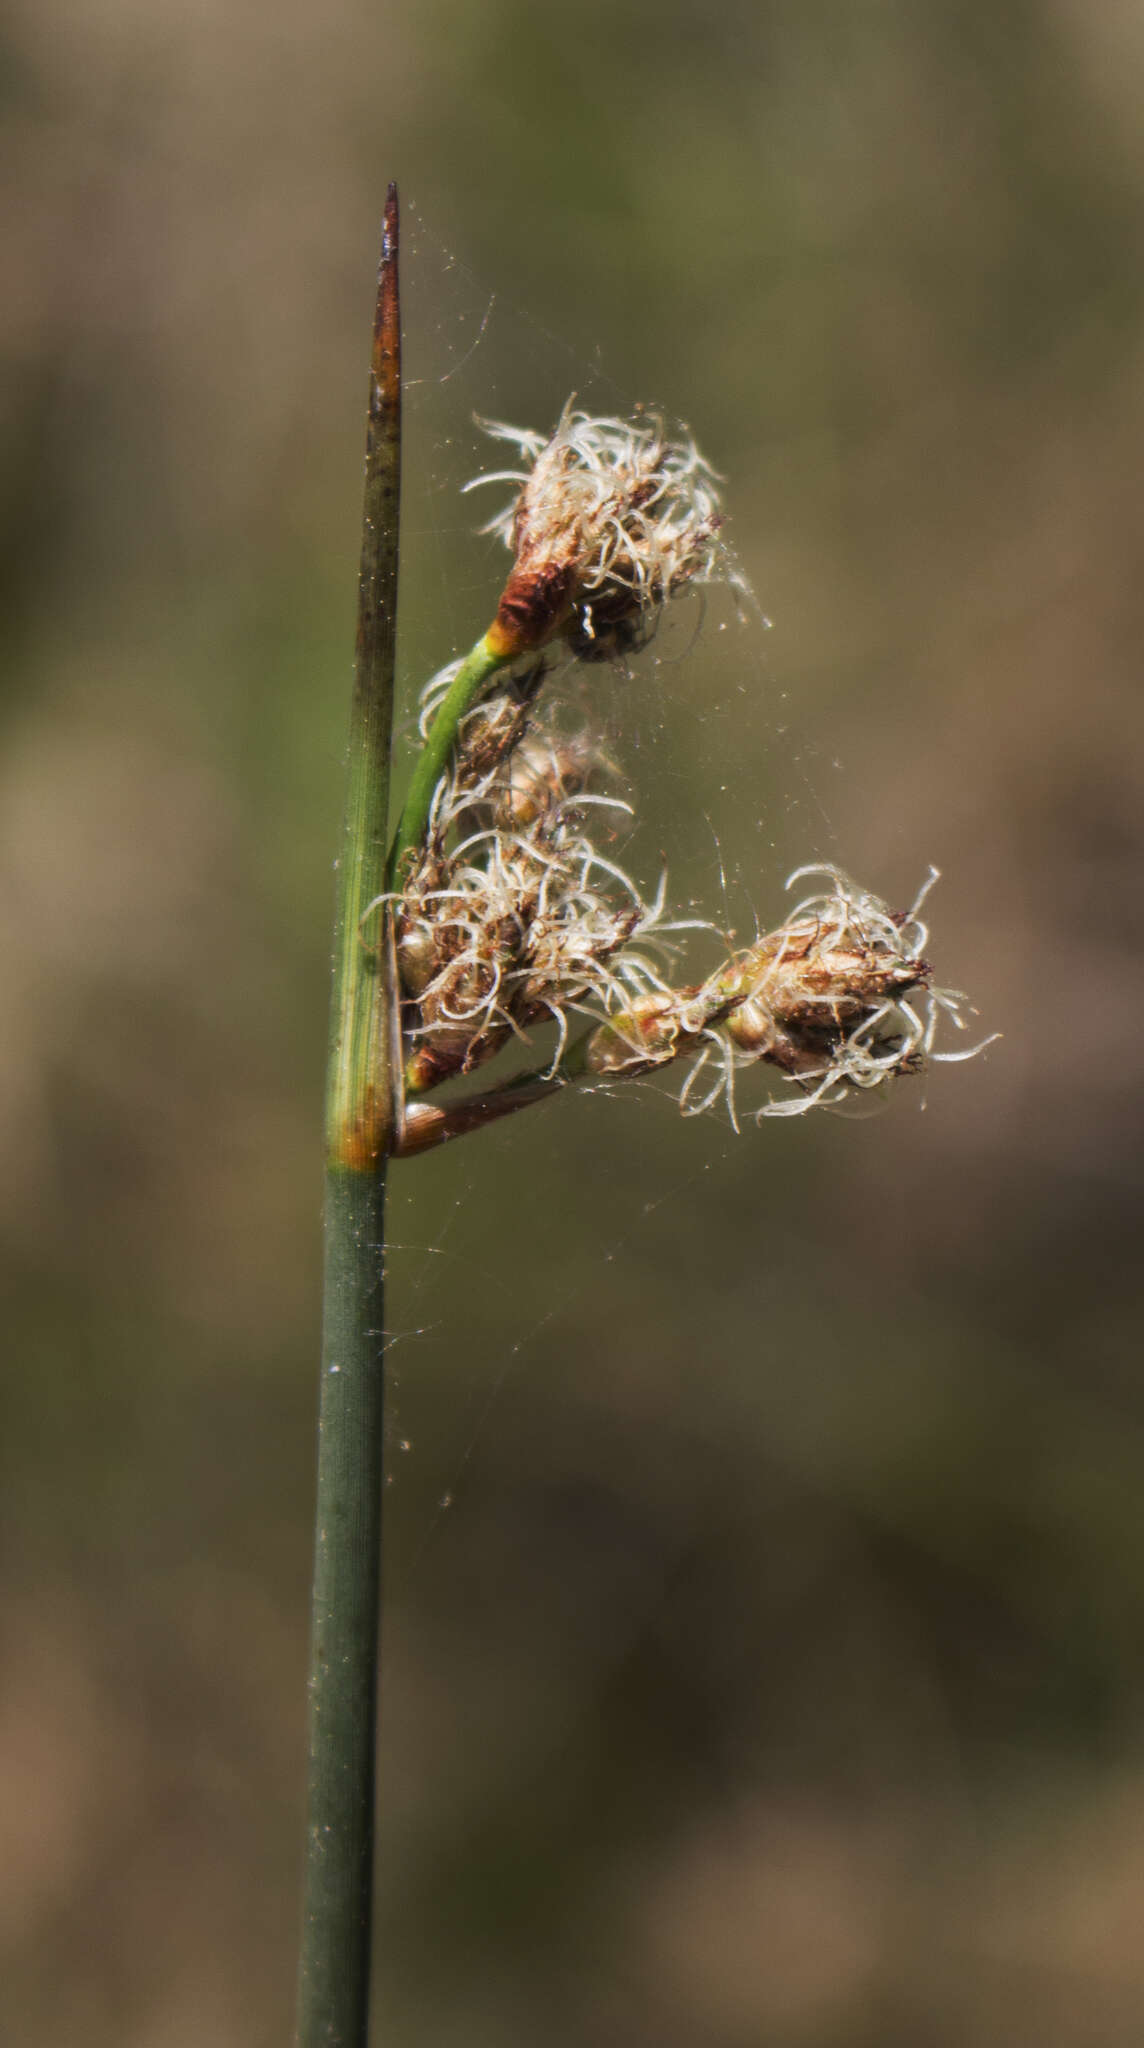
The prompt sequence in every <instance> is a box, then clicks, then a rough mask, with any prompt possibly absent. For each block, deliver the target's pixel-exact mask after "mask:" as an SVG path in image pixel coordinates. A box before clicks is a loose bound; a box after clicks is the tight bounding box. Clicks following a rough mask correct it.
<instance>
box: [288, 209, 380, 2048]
mask: <svg viewBox="0 0 1144 2048" xmlns="http://www.w3.org/2000/svg"><path fill="white" fill-rule="evenodd" d="M397 241H398V218H397V192H396V188H395V187H394V186H392V185H391V186H390V188H389V196H388V199H387V201H386V209H385V228H384V234H383V239H382V250H381V263H380V267H379V270H378V284H377V310H376V315H375V319H374V330H373V354H372V362H371V371H370V386H369V414H368V425H367V432H366V457H365V510H364V520H363V530H362V551H361V576H360V583H359V589H358V619H357V648H356V657H355V667H354V694H353V709H352V714H351V720H350V751H349V790H348V797H347V803H346V822H345V838H344V843H343V848H342V856H341V861H340V863H339V868H338V898H337V926H336V933H335V949H334V989H333V1003H332V1009H331V1019H330V1051H329V1066H328V1072H327V1090H326V1147H327V1149H326V1258H325V1304H324V1314H323V1327H322V1374H321V1396H320V1413H319V1432H318V1487H317V1514H316V1522H315V1535H314V1591H313V1636H312V1644H311V1660H310V1768H309V1817H308V1832H307V1839H306V1870H305V1905H304V1924H303V1932H302V1951H301V1960H300V1967H299V1981H298V2031H297V2041H298V2048H335V2044H337V2048H365V2043H366V2039H367V2031H368V2025H369V1972H370V1924H371V1907H372V1889H373V1841H374V1802H375V1782H376V1726H377V1670H378V1645H379V1622H380V1595H381V1504H382V1484H383V1473H382V1395H383V1383H382V1360H383V1338H384V1294H383V1290H384V1255H385V1170H386V1161H387V1158H388V1155H389V1152H390V1150H391V1148H392V1140H393V1131H394V1123H395V1111H394V1106H393V1100H392V1087H391V1082H390V1078H389V1077H390V1075H391V1074H392V1073H393V1072H394V1070H395V1062H394V1060H393V1058H392V1057H391V1053H392V1042H393V1000H394V999H393V989H392V975H391V970H390V967H389V952H388V948H387V945H386V942H385V929H384V921H383V920H379V922H378V929H377V932H376V934H375V935H373V936H372V937H371V938H370V941H369V943H367V942H366V938H365V936H364V929H363V922H362V920H363V916H364V914H365V913H366V911H367V910H368V908H369V906H370V905H371V904H372V903H373V902H374V899H375V898H376V897H378V896H379V895H381V894H382V892H383V891H384V889H385V875H386V824H387V817H386V812H387V803H388V794H389V754H390V733H391V727H392V714H393V671H394V651H395V629H396V621H397V545H398V498H399V491H400V480H401V343H400V308H399V300H398V273H397V253H398V252H397Z"/></svg>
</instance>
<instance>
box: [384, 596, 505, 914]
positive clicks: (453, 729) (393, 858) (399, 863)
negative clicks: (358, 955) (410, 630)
mask: <svg viewBox="0 0 1144 2048" xmlns="http://www.w3.org/2000/svg"><path fill="white" fill-rule="evenodd" d="M489 640H490V636H489V635H488V634H487V633H486V634H485V635H484V636H483V637H482V638H481V639H480V640H478V641H477V644H476V646H475V647H471V648H470V649H469V652H468V654H466V656H465V659H464V661H463V662H462V663H461V666H460V668H459V669H458V670H457V673H456V675H455V676H454V678H453V681H452V682H451V684H450V685H449V691H448V695H447V696H446V697H445V698H444V699H443V701H442V703H441V707H440V709H439V711H438V712H437V715H436V717H435V718H434V720H433V723H432V725H431V726H430V727H429V733H428V737H427V739H426V741H425V745H424V746H423V747H422V749H421V752H420V754H419V755H418V757H417V765H416V767H415V768H414V770H413V780H412V781H411V783H410V785H409V794H408V796H407V797H406V799H405V808H404V810H403V811H402V813H401V822H400V823H399V825H398V827H397V832H396V835H395V837H394V841H393V852H392V854H391V855H390V860H389V886H390V888H391V889H396V888H398V887H400V884H401V882H402V880H403V879H404V877H403V875H402V867H403V864H404V862H405V859H406V856H407V855H408V854H409V853H411V852H412V851H413V849H414V848H415V847H418V846H420V845H421V842H422V840H423V839H424V837H425V828H426V826H427V825H428V823H429V812H430V809H431V807H432V803H433V792H434V790H435V789H436V787H437V784H438V782H439V781H440V779H441V777H442V775H443V774H444V772H445V769H446V768H447V766H448V764H449V756H450V754H451V753H452V751H453V748H454V746H455V745H456V740H457V728H458V726H459V725H460V723H461V720H462V718H464V716H465V713H466V712H467V711H470V710H471V709H472V707H473V705H474V704H475V703H476V701H477V698H478V697H479V696H480V693H481V691H482V690H483V688H484V686H485V684H486V683H487V682H488V681H489V678H490V677H491V676H495V674H496V672H497V670H498V669H501V668H503V667H504V666H505V663H506V662H508V661H510V660H511V659H512V656H511V654H510V653H504V652H503V651H499V650H496V649H495V648H494V647H492V646H490V644H489Z"/></svg>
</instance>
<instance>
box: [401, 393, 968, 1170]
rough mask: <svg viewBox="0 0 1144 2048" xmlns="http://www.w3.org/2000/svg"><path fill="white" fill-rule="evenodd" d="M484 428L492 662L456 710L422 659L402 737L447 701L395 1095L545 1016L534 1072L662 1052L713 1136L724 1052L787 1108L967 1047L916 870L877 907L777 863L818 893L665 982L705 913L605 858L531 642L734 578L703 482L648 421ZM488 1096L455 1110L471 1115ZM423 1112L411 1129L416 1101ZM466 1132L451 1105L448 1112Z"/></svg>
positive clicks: (424, 726)
mask: <svg viewBox="0 0 1144 2048" xmlns="http://www.w3.org/2000/svg"><path fill="white" fill-rule="evenodd" d="M489 431H490V432H491V433H493V434H494V435H495V436H497V437H498V438H500V439H502V440H508V441H512V442H515V443H516V445H517V446H519V448H520V449H521V452H522V455H523V456H524V457H525V458H526V459H527V460H528V463H529V467H528V469H527V470H524V471H519V472H518V471H502V472H497V473H496V475H495V476H487V477H481V478H478V479H477V480H476V481H477V482H478V483H490V482H494V481H498V482H503V481H511V482H513V483H514V484H516V485H517V486H518V491H517V495H516V496H515V498H514V500H513V502H512V504H511V505H509V506H508V507H507V508H506V509H505V511H503V512H502V513H501V514H499V515H498V517H497V518H496V519H495V520H494V521H493V522H492V524H491V526H490V528H488V529H487V530H488V531H492V532H496V533H499V534H500V535H501V536H502V537H503V538H504V540H505V541H506V542H507V544H508V545H509V546H510V547H511V548H512V549H513V550H514V556H515V560H514V567H513V570H512V573H511V575H510V577H509V580H508V583H507V585H506V587H505V592H504V595H503V596H502V598H501V601H500V605H499V608H498V612H497V618H496V622H495V624H494V627H493V628H492V629H490V633H489V634H488V635H487V636H486V642H485V643H484V645H486V646H490V645H493V644H494V643H495V642H496V636H497V635H498V634H499V635H500V642H499V645H500V647H501V648H502V650H503V651H501V652H499V653H498V654H497V662H498V664H499V667H500V673H499V675H498V676H497V678H496V680H495V682H493V683H492V684H491V685H490V684H489V683H488V682H485V683H484V684H483V685H482V687H483V688H484V689H485V694H484V695H483V696H482V697H479V698H478V700H477V701H476V703H475V704H473V705H471V708H468V709H466V710H464V711H463V712H462V714H461V715H460V716H457V715H456V713H455V711H453V710H452V707H454V706H455V705H456V702H457V698H458V694H459V692H460V691H461V690H463V689H464V687H465V684H464V681H461V682H460V683H459V682H458V678H463V677H464V676H466V675H467V673H468V670H467V668H466V663H461V662H454V663H452V664H450V665H449V666H448V667H447V668H446V669H444V670H442V671H441V673H440V675H439V676H436V677H434V678H433V680H432V681H431V682H430V683H429V684H428V685H427V687H426V689H425V691H424V693H423V697H422V706H421V731H422V734H423V736H426V737H427V736H428V735H429V734H430V733H435V731H436V729H437V721H438V720H439V719H444V718H445V716H446V715H447V714H449V715H452V716H453V717H454V718H455V719H456V723H455V729H451V732H450V737H451V741H452V745H451V748H450V751H449V752H448V754H447V756H446V755H445V754H444V752H443V751H442V752H441V753H439V754H438V756H437V759H442V758H444V759H445V760H446V765H445V768H444V770H443V772H442V773H441V775H440V778H439V780H438V781H437V782H436V785H435V787H434V789H433V795H432V801H431V803H430V804H429V807H428V821H427V825H426V827H425V830H424V832H423V834H422V835H421V837H420V838H419V839H418V840H417V841H416V843H415V844H414V843H413V842H412V841H411V842H410V848H411V850H410V857H409V858H407V859H406V861H405V863H404V865H403V867H402V868H401V870H400V873H399V876H398V882H399V886H397V887H395V891H394V897H393V899H392V900H393V904H394V915H393V923H394V935H395V944H396V956H397V963H398V972H399V980H400V992H401V1005H402V1019H401V1021H402V1041H403V1046H404V1086H405V1090H406V1094H407V1096H408V1097H409V1098H410V1099H412V1098H416V1097H421V1098H423V1097H424V1095H425V1094H426V1093H427V1092H428V1091H430V1090H432V1089H434V1088H436V1087H437V1086H439V1085H440V1084H441V1083H442V1082H444V1081H447V1080H449V1079H450V1078H452V1077H454V1076H458V1075H469V1074H472V1073H474V1072H475V1071H476V1070H477V1069H478V1068H480V1067H482V1066H483V1065H485V1063H486V1062H487V1061H489V1060H491V1059H493V1058H494V1057H495V1055H496V1054H497V1053H499V1052H500V1051H501V1050H502V1049H503V1048H504V1047H505V1046H506V1045H507V1044H508V1042H509V1041H510V1040H511V1039H512V1038H514V1037H515V1038H516V1039H518V1040H521V1041H522V1042H524V1043H525V1044H527V1045H531V1044H532V1041H533V1038H534V1036H535V1032H536V1029H537V1027H538V1026H542V1025H546V1024H554V1025H555V1027H556V1032H555V1046H554V1049H553V1050H552V1052H551V1055H550V1058H549V1060H548V1062H547V1065H546V1066H545V1067H544V1068H543V1070H541V1071H540V1072H538V1073H534V1074H533V1075H532V1076H531V1077H530V1079H531V1080H532V1081H536V1082H540V1083H552V1084H553V1085H558V1084H559V1083H560V1082H563V1081H574V1080H585V1079H587V1080H595V1081H596V1082H597V1083H607V1082H614V1081H619V1080H624V1079H629V1078H631V1077H633V1076H636V1075H641V1074H647V1073H650V1072H653V1071H655V1070H657V1069H659V1068H661V1067H666V1066H668V1065H669V1064H671V1063H672V1062H674V1061H676V1060H683V1061H686V1063H687V1072H686V1076H685V1079H684V1082H683V1085H682V1088H681V1092H680V1104H681V1107H682V1108H683V1110H684V1112H685V1113H686V1114H691V1115H694V1114H699V1113H701V1112H702V1111H704V1110H707V1109H710V1108H711V1107H712V1106H713V1105H714V1104H715V1103H716V1102H717V1101H718V1100H719V1099H720V1098H722V1099H723V1100H724V1101H725V1102H726V1105H727V1109H728V1111H729V1114H730V1116H731V1120H732V1122H733V1123H735V1125H736V1128H738V1125H737V1121H736V1104H735V1088H736V1077H737V1075H738V1073H739V1072H740V1070H741V1069H742V1068H744V1067H747V1066H753V1065H756V1064H759V1063H765V1064H767V1065H769V1066H770V1067H772V1068H774V1069H776V1070H777V1072H779V1073H780V1074H782V1075H783V1076H784V1077H785V1078H786V1079H787V1080H789V1081H791V1082H793V1083H794V1084H795V1086H796V1088H797V1090H798V1093H797V1095H796V1096H795V1097H793V1098H787V1099H785V1100H779V1101H769V1102H767V1103H766V1104H765V1105H764V1106H763V1107H762V1108H761V1109H759V1110H756V1111H755V1112H754V1113H755V1115H756V1116H774V1115H788V1116H789V1115H797V1114H800V1113H802V1112H804V1111H806V1110H808V1109H811V1108H814V1107H815V1106H816V1105H826V1106H830V1105H836V1104H838V1103H840V1102H842V1101H844V1100H845V1099H846V1098H847V1097H849V1096H851V1095H853V1094H854V1093H855V1092H856V1091H868V1090H870V1089H874V1088H878V1087H881V1086H882V1085H883V1084H884V1083H885V1082H886V1081H887V1080H889V1079H890V1078H892V1077H894V1076H896V1075H901V1074H910V1073H916V1072H918V1071H919V1070H920V1069H921V1068H922V1067H924V1066H925V1064H926V1063H927V1062H928V1061H929V1060H930V1059H959V1058H960V1059H964V1058H969V1057H971V1056H972V1055H971V1053H969V1052H962V1053H943V1052H937V1051H935V1049H934V1046H935V1037H936V1033H937V1031H938V1028H939V1025H940V1024H941V1022H942V1020H943V1019H945V1020H947V1021H948V1022H950V1023H952V1024H953V1025H954V1026H955V1027H956V1028H957V1029H959V1030H960V1029H962V1028H963V1024H964V1019H963V1016H962V1010H963V1007H964V1005H965V998H964V997H962V996H959V995H957V994H955V993H953V992H952V991H949V990H943V989H940V988H937V987H935V985H934V982H933V976H932V971H931V968H930V966H929V964H928V961H927V960H926V958H925V953H926V947H927V939H928V935H927V931H926V927H925V925H924V924H923V923H922V921H921V917H920V911H921V906H922V902H923V900H924V898H925V896H926V894H927V893H928V890H929V888H930V887H931V886H932V883H933V881H934V880H935V879H936V875H935V873H933V872H932V871H931V875H930V877H929V880H928V881H927V882H926V884H925V887H924V888H923V889H922V891H921V893H920V895H919V896H918V898H917V900H916V901H915V903H914V904H913V906H912V908H911V909H910V910H908V911H905V912H901V913H895V912H892V911H890V910H889V909H888V908H887V906H886V905H885V904H884V903H882V902H881V901H880V900H879V899H878V898H877V897H875V896H873V895H870V894H869V893H868V892H866V891H864V890H862V889H859V888H857V887H856V886H855V885H854V884H853V883H852V882H851V881H849V880H848V879H847V877H846V876H845V875H844V874H843V873H842V872H841V871H840V870H839V869H837V868H834V867H825V868H810V869H800V870H799V871H798V873H797V875H795V876H792V877H791V880H792V881H796V880H799V879H801V878H802V877H804V876H815V877H818V878H819V886H818V888H817V889H816V890H815V891H814V893H812V894H810V895H808V896H807V897H805V898H804V899H803V900H802V901H801V902H799V903H798V904H797V905H796V907H795V908H794V909H793V910H792V911H791V913H790V914H789V916H788V917H787V918H786V919H785V921H784V922H783V923H782V924H781V925H780V926H779V927H778V928H777V929H776V930H775V931H772V932H770V933H768V934H767V935H766V936H765V937H762V938H759V939H758V940H756V942H755V943H754V944H753V945H751V946H749V947H747V948H745V949H739V950H736V951H732V952H730V953H729V954H727V955H726V956H725V957H724V959H723V960H722V962H721V963H720V965H719V966H718V967H717V968H716V969H715V970H714V972H712V973H710V974H708V975H707V977H706V978H705V979H704V980H701V981H698V982H694V983H691V984H689V985H686V986H678V985H674V984H673V982H672V980H670V979H669V978H668V977H669V975H671V974H672V973H673V972H674V961H675V956H676V954H677V952H678V943H677V941H678V934H679V933H681V932H683V931H684V930H686V929H688V928H691V929H703V930H706V931H708V932H712V931H714V929H715V928H714V927H713V926H710V925H707V924H704V922H703V921H702V920H698V919H683V920H669V919H668V918H667V917H666V915H665V909H664V899H665V890H666V877H664V878H663V879H662V880H661V882H660V885H659V888H658V890H657V892H656V894H655V895H654V897H653V898H651V899H650V900H649V899H648V898H646V897H645V895H644V894H643V893H642V892H641V890H640V889H639V887H638V886H637V884H636V883H635V881H633V880H632V878H631V877H630V876H629V875H628V874H626V873H625V871H624V869H623V867H622V866H621V865H620V864H619V862H618V860H617V859H616V857H615V853H616V842H617V838H618V835H619V833H620V832H621V831H622V830H624V829H626V828H627V827H628V825H629V824H630V820H631V817H632V810H631V805H630V804H629V803H628V802H627V801H626V800H624V799H623V798H621V797H619V796H618V795H617V794H615V787H616V770H615V768H614V766H613V764H612V762H611V761H610V760H609V759H608V757H607V755H606V753H605V751H604V749H603V747H602V745H601V743H600V741H599V739H598V738H597V737H596V736H595V735H594V734H593V733H592V732H591V731H590V730H586V729H581V730H578V731H572V732H569V731H567V730H564V729H563V728H562V726H561V722H560V718H559V716H558V714H557V712H555V711H554V710H553V708H552V707H551V706H550V705H546V704H542V703H541V702H540V692H541V689H542V685H543V683H544V680H545V674H546V664H547V659H548V657H547V656H546V654H545V652H544V651H543V650H544V649H545V648H546V647H548V646H549V645H550V643H551V642H553V641H554V640H556V639H560V640H561V641H562V642H563V643H564V644H565V646H566V647H567V648H568V649H570V650H571V652H572V654H573V656H575V657H577V658H579V659H581V660H585V659H587V660H594V659H597V658H598V657H599V656H600V655H601V654H603V653H610V654H613V655H622V654H624V653H626V652H628V651H630V650H631V649H632V648H633V647H635V646H637V645H638V644H640V643H641V642H642V641H643V640H645V639H646V638H647V635H648V633H649V631H650V630H651V628H652V626H653V625H654V622H655V620H656V618H657V617H658V614H659V612H660V610H661V609H662V607H663V606H664V605H665V604H666V603H667V602H668V601H669V600H670V599H671V598H673V597H675V596H677V595H678V594H679V593H680V592H681V591H682V590H684V589H686V588H688V587H689V586H691V585H694V584H703V583H710V582H714V581H723V582H725V583H728V584H730V585H731V586H732V587H733V588H735V589H736V590H739V591H742V590H743V589H745V585H744V584H743V583H742V579H741V578H740V577H739V575H738V572H737V571H736V570H735V568H734V566H733V562H732V558H731V556H730V554H729V553H728V551H727V550H726V548H725V546H724V544H723V543H722V541H721V540H720V538H719V529H720V512H719V506H718V499H717V496H716V493H715V478H714V474H713V472H712V471H711V470H710V469H709V467H708V465H707V464H706V463H705V462H704V461H703V458H702V457H701V456H700V455H699V454H698V452H697V451H696V449H695V448H694V446H693V445H692V444H691V443H690V442H672V441H669V440H668V439H667V438H666V437H665V434H664V431H663V428H662V426H661V425H660V424H659V423H655V422H653V423H646V422H643V421H639V422H636V423H634V424H629V423H626V422H624V421H621V420H612V419H602V420H597V419H590V418H588V417H587V416H586V415H585V414H583V413H578V412H573V411H572V410H571V409H570V408H566V409H565V412H564V414H563V416H562V418H561V420H560V423H559V425H558V427H557V429H556V432H555V433H554V434H553V436H552V437H551V439H550V440H548V441H547V442H545V441H543V440H542V439H541V437H540V436H538V435H535V434H531V433H529V432H527V431H523V430H520V429H517V428H509V427H502V426H494V427H490V428H489ZM536 650H540V652H539V653H537V652H536ZM528 655H531V657H532V658H531V664H530V665H528V666H524V667H522V666H521V661H520V659H519V657H521V656H528ZM466 659H467V661H468V660H469V659H471V658H466ZM506 663H507V664H508V666H507V667H506V666H505V664H506ZM514 663H515V666H514V665H513V664H514ZM601 843H603V844H606V845H607V847H608V849H609V850H608V851H607V852H604V851H602V850H601ZM978 1049H979V1048H976V1047H975V1048H973V1050H978ZM517 1085H518V1084H517V1083H515V1082H509V1083H507V1084H505V1088H506V1089H508V1088H513V1087H516V1086H517ZM502 1093H503V1091H502ZM495 1099H496V1098H495V1096H492V1097H481V1098H477V1097H471V1098H466V1101H467V1102H469V1104H470V1105H471V1106H472V1107H474V1109H475V1110H479V1112H480V1114H481V1115H484V1114H485V1113H486V1108H487V1114H489V1115H491V1114H494V1113H500V1112H499V1111H497V1110H496V1108H495ZM522 1099H523V1098H522ZM462 1108H463V1105H462ZM421 1120H422V1123H426V1122H427V1120H428V1121H432V1120H431V1119H430V1118H429V1112H428V1110H425V1111H423V1112H421ZM472 1127H473V1122H472V1118H471V1117H470V1119H469V1121H467V1122H458V1123H457V1125H456V1128H457V1129H461V1128H472Z"/></svg>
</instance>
